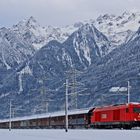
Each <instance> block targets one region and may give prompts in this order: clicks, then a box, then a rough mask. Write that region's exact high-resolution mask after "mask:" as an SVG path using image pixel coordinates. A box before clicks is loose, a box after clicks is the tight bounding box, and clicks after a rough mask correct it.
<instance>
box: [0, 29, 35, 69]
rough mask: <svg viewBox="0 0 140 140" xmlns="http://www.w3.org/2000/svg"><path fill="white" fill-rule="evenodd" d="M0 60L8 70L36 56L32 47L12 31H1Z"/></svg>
mask: <svg viewBox="0 0 140 140" xmlns="http://www.w3.org/2000/svg"><path fill="white" fill-rule="evenodd" d="M0 46H1V47H0V60H1V62H2V63H3V64H4V65H5V67H6V69H7V70H8V69H10V68H11V67H15V66H16V65H19V64H20V63H22V62H24V61H25V60H26V59H28V57H30V56H32V55H33V54H34V49H33V48H32V46H30V45H29V44H27V43H26V42H25V40H24V39H23V38H22V37H21V36H18V35H16V34H15V33H13V31H11V30H10V29H6V28H1V29H0Z"/></svg>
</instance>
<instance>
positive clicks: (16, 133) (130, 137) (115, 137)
mask: <svg viewBox="0 0 140 140" xmlns="http://www.w3.org/2000/svg"><path fill="white" fill-rule="evenodd" d="M139 138H140V130H69V132H68V133H66V132H65V131H64V130H52V129H50V130H45V129H43V130H12V131H8V130H0V140H139Z"/></svg>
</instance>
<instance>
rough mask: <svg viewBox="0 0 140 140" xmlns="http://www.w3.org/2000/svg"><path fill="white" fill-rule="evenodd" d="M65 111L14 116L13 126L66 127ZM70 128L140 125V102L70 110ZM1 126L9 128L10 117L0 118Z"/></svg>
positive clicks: (19, 127)
mask: <svg viewBox="0 0 140 140" xmlns="http://www.w3.org/2000/svg"><path fill="white" fill-rule="evenodd" d="M64 114H65V112H64V111H60V112H56V113H46V114H38V115H34V116H28V117H20V118H12V119H11V127H12V128H16V129H21V128H22V129H27V128H30V129H32V128H65V115H64ZM68 122H69V128H73V129H74V128H100V129H102V128H124V129H131V128H132V127H140V103H129V104H121V105H111V106H104V107H94V108H91V109H82V110H73V111H72V110H70V111H69V112H68ZM0 128H1V129H7V128H9V119H6V120H0Z"/></svg>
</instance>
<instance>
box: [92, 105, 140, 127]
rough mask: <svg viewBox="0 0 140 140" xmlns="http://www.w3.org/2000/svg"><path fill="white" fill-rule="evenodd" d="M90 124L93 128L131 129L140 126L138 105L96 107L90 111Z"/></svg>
mask: <svg viewBox="0 0 140 140" xmlns="http://www.w3.org/2000/svg"><path fill="white" fill-rule="evenodd" d="M90 123H91V126H93V127H95V128H125V129H131V128H132V127H136V126H140V104H138V103H130V104H123V105H116V106H115V105H114V106H106V107H97V108H95V109H94V110H93V111H92V115H91V117H90Z"/></svg>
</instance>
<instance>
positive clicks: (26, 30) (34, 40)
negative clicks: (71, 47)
mask: <svg viewBox="0 0 140 140" xmlns="http://www.w3.org/2000/svg"><path fill="white" fill-rule="evenodd" d="M77 28H78V27H77ZM77 28H73V27H71V26H67V27H65V28H57V27H53V26H47V27H42V26H40V25H39V24H38V22H37V21H36V20H35V18H34V17H30V18H29V19H27V20H23V21H20V22H19V23H18V24H17V25H14V26H13V28H12V30H13V31H14V32H15V33H18V34H20V35H22V36H23V37H24V39H25V40H26V41H27V42H28V43H29V44H31V45H33V46H34V48H35V49H37V50H38V49H40V48H41V47H43V46H44V45H45V44H47V43H48V42H50V41H51V40H57V41H59V42H64V41H65V40H66V39H67V38H68V37H69V35H70V34H72V33H73V32H74V31H75V30H76V29H77Z"/></svg>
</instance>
